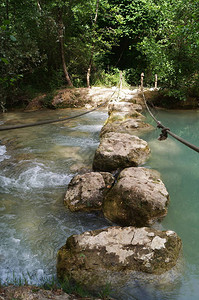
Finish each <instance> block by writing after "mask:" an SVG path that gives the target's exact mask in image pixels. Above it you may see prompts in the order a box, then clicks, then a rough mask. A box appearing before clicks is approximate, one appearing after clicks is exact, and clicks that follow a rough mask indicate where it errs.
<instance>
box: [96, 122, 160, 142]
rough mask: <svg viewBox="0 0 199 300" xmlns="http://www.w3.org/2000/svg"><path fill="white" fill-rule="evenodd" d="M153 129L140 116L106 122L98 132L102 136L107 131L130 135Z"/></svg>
mask: <svg viewBox="0 0 199 300" xmlns="http://www.w3.org/2000/svg"><path fill="white" fill-rule="evenodd" d="M151 130H154V127H153V126H152V125H150V124H147V123H145V122H144V121H143V119H140V118H135V119H133V118H131V119H127V120H125V121H115V122H112V123H106V124H105V125H104V126H103V127H102V129H101V132H100V136H101V137H102V136H103V135H104V134H106V133H108V132H119V133H128V134H132V135H140V134H142V133H144V132H148V131H151Z"/></svg>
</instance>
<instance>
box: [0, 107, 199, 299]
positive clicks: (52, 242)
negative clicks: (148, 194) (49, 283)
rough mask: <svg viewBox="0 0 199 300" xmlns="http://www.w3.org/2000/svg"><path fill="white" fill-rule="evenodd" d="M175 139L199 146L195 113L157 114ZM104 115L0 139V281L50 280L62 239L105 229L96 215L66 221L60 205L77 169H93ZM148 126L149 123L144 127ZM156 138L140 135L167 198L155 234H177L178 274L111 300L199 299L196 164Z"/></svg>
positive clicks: (7, 118) (13, 117) (132, 286)
mask: <svg viewBox="0 0 199 300" xmlns="http://www.w3.org/2000/svg"><path fill="white" fill-rule="evenodd" d="M78 112H79V110H70V109H66V110H56V111H40V112H32V113H24V112H18V113H13V112H12V113H7V114H5V115H1V117H0V124H5V123H6V122H7V123H9V124H18V123H30V122H33V121H39V120H44V119H47V118H49V119H51V118H59V117H65V116H69V115H73V114H76V113H78ZM157 117H158V118H159V119H160V120H161V121H162V122H163V123H165V125H166V126H168V127H170V128H171V129H172V131H173V132H175V133H176V134H178V135H180V136H182V137H184V138H185V139H187V140H189V141H190V142H192V143H194V144H196V145H199V141H198V128H199V112H198V111H194V112H193V111H186V112H185V111H158V116H157ZM106 118H107V112H106V111H103V110H101V111H96V112H93V113H91V114H88V115H85V116H83V117H81V118H79V119H73V120H72V121H70V122H65V123H56V124H51V125H45V126H39V127H33V128H24V129H19V130H14V131H8V132H2V133H1V138H0V141H1V143H0V166H1V169H0V220H1V227H0V234H1V236H0V237H1V245H0V280H1V282H6V281H7V282H16V283H17V282H20V280H21V279H22V280H23V279H24V280H26V281H28V282H29V283H34V284H39V283H41V282H42V281H45V280H48V279H49V280H50V278H52V277H54V276H55V275H56V253H57V250H58V249H59V248H60V247H61V246H62V245H63V244H64V243H65V241H66V239H67V237H68V236H70V235H71V234H78V233H81V232H83V231H86V230H93V229H98V228H104V227H106V226H109V225H110V224H109V223H108V222H107V221H106V220H105V219H104V218H103V217H102V216H101V215H96V214H95V213H93V214H92V213H90V214H83V213H70V212H69V211H68V210H67V209H66V208H65V207H64V205H63V197H64V193H65V192H66V188H67V184H68V183H69V181H70V179H71V178H72V177H73V176H74V174H76V172H77V170H78V168H80V167H88V168H91V163H92V159H93V155H94V152H95V149H96V148H97V146H98V143H99V132H100V129H101V126H102V124H103V122H104V121H105V119H106ZM149 122H151V123H152V124H153V121H151V119H149ZM158 134H159V130H154V131H153V132H151V133H148V134H145V135H144V139H145V140H147V141H148V142H149V145H150V148H151V150H152V155H151V157H150V159H149V161H148V162H147V163H146V165H145V166H146V167H149V168H154V169H156V170H158V171H159V172H160V173H161V176H162V179H163V181H164V183H165V185H166V187H167V189H168V191H169V193H170V205H169V212H168V215H167V217H166V218H165V219H164V220H163V222H162V223H161V225H160V226H161V229H170V230H174V231H176V232H177V233H178V235H179V236H180V237H181V238H182V242H183V262H184V265H183V268H182V271H181V273H180V275H179V276H178V279H176V280H173V282H172V283H171V285H168V284H167V285H164V284H163V285H157V284H155V283H154V282H145V283H144V284H143V282H142V283H139V282H138V281H133V282H129V283H128V284H127V285H126V286H124V287H123V288H122V289H120V290H119V291H117V290H115V291H113V296H114V297H115V298H116V299H120V300H123V299H125V300H126V299H129V300H131V299H140V300H142V299H169V300H172V299H176V300H177V299H180V300H185V299H186V300H187V299H192V300H194V299H198V293H199V286H198V282H199V238H198V228H199V199H198V197H199V196H198V195H199V185H198V178H199V168H198V165H199V156H198V153H195V152H194V151H193V150H191V149H188V148H187V147H185V146H184V145H182V144H180V143H179V142H177V141H175V140H174V139H173V138H169V139H167V140H166V141H162V142H159V141H158V140H157V137H158Z"/></svg>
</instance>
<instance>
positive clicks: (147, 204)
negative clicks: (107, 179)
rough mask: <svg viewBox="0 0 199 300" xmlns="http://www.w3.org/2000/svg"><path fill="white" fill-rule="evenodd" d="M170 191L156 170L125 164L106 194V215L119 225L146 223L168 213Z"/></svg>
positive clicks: (142, 224) (138, 225) (150, 222)
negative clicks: (125, 166) (124, 167)
mask: <svg viewBox="0 0 199 300" xmlns="http://www.w3.org/2000/svg"><path fill="white" fill-rule="evenodd" d="M168 202H169V194H168V192H167V190H166V188H165V186H164V184H163V182H162V181H161V180H160V177H159V173H158V172H157V171H155V170H151V169H146V168H141V167H139V168H127V169H124V170H123V171H122V172H121V173H120V175H119V176H118V180H117V183H116V184H115V185H114V187H113V188H112V189H111V190H110V192H109V193H108V194H107V196H106V197H105V201H104V204H103V212H104V215H105V217H106V218H107V219H109V220H110V221H112V222H114V223H116V224H119V225H122V226H129V225H133V226H137V227H140V226H148V225H151V224H152V223H153V222H155V221H157V220H159V219H161V218H163V217H164V216H165V215H166V214H167V206H168Z"/></svg>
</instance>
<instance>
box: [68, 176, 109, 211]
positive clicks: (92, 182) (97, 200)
mask: <svg viewBox="0 0 199 300" xmlns="http://www.w3.org/2000/svg"><path fill="white" fill-rule="evenodd" d="M113 183H114V177H113V176H112V175H111V174H110V173H107V172H101V173H98V172H90V173H85V174H82V175H76V176H75V177H73V179H72V180H71V182H70V183H69V185H68V190H67V192H66V195H65V198H64V204H65V205H66V206H67V207H68V208H69V209H70V210H71V211H79V210H83V211H93V210H100V209H101V207H102V201H103V199H104V196H105V194H106V193H107V191H108V190H109V189H110V188H111V187H112V185H113Z"/></svg>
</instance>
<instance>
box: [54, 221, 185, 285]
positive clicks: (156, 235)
mask: <svg viewBox="0 0 199 300" xmlns="http://www.w3.org/2000/svg"><path fill="white" fill-rule="evenodd" d="M181 245H182V243H181V239H180V238H179V237H178V236H177V234H176V233H173V234H172V235H170V234H167V231H163V232H162V231H158V230H155V229H151V228H148V227H142V228H135V227H116V226H114V227H109V228H106V229H101V230H95V231H87V232H84V233H82V234H80V235H72V236H70V237H69V238H68V239H67V241H66V244H65V245H64V246H63V247H62V248H61V249H60V250H59V251H58V256H57V274H58V277H59V278H61V279H63V278H64V277H65V276H68V277H69V278H71V279H73V280H75V281H76V282H78V283H81V284H83V285H85V286H87V287H89V288H90V289H92V288H93V289H95V288H96V287H98V288H99V287H100V286H104V285H106V284H107V283H110V284H111V285H115V284H118V283H121V281H122V280H123V277H125V275H126V274H129V273H130V274H131V273H132V272H135V271H137V272H144V273H149V274H162V273H164V272H166V271H167V270H169V269H171V268H172V267H174V266H175V264H176V262H177V259H178V257H179V253H180V250H181Z"/></svg>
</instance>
